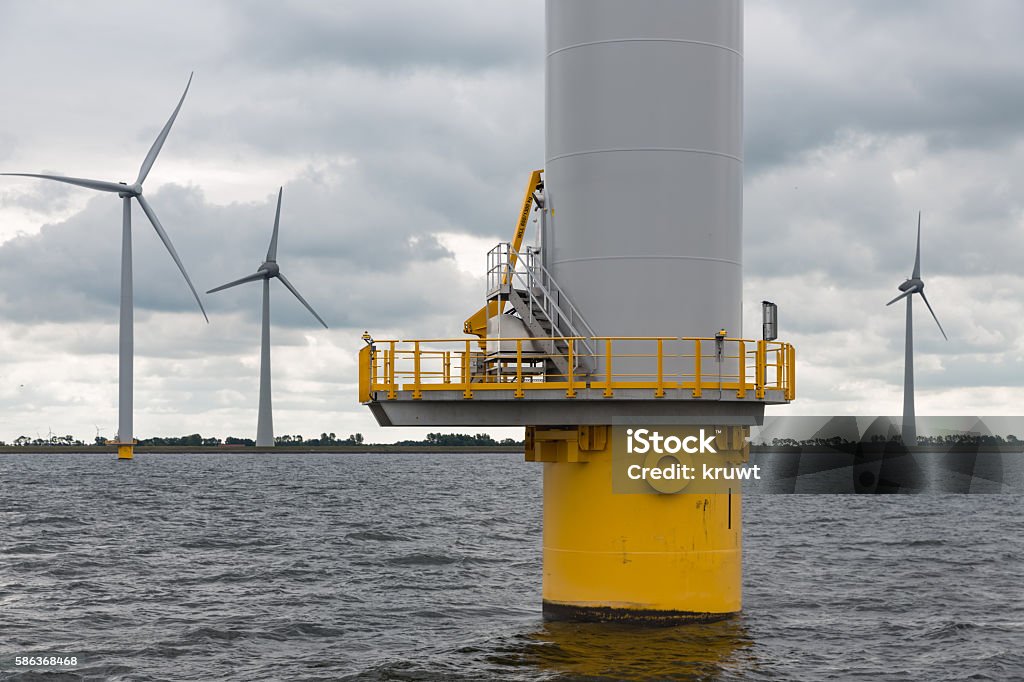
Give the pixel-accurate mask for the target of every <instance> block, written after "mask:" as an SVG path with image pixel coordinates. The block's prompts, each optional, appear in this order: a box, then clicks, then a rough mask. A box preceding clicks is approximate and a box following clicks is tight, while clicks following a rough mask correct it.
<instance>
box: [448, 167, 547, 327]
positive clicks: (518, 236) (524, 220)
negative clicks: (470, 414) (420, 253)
mask: <svg viewBox="0 0 1024 682" xmlns="http://www.w3.org/2000/svg"><path fill="white" fill-rule="evenodd" d="M543 172H544V171H542V170H535V171H533V172H532V173H530V181H529V182H528V183H527V185H526V193H525V195H524V196H523V208H522V210H521V211H520V212H519V219H518V221H517V222H516V231H515V234H514V235H513V236H512V251H511V253H510V254H509V261H510V263H511V264H512V265H515V264H516V261H517V260H518V254H519V249H520V248H521V247H522V245H523V239H524V238H525V237H526V226H527V224H529V222H530V212H531V211H532V210H533V202H534V192H536V191H537V190H538V189H542V188H543V187H544V182H543V180H542V179H541V174H542V173H543ZM504 305H505V304H504V303H503V302H498V301H489V302H488V303H486V304H485V305H484V306H483V307H482V308H480V310H478V311H476V312H475V313H473V314H472V315H471V316H470V317H469V318H468V319H467V320H466V322H465V324H464V325H463V327H462V330H463V331H464V332H465V333H466V334H473V335H474V336H479V337H480V338H481V339H483V338H486V337H487V321H488V320H489V319H491V318H492V317H494V316H495V315H500V314H501V313H502V312H503V310H502V308H503V307H504Z"/></svg>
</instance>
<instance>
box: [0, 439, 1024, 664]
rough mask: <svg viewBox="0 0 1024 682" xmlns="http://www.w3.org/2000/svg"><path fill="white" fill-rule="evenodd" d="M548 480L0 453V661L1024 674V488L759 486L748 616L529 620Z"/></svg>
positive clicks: (753, 501)
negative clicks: (661, 624)
mask: <svg viewBox="0 0 1024 682" xmlns="http://www.w3.org/2000/svg"><path fill="white" fill-rule="evenodd" d="M540 486H541V466H540V465H536V464H527V463H524V462H523V461H522V457H521V456H519V455H469V454H450V455H436V454H431V455H299V454H284V455H248V456H247V455H240V454H224V455H218V454H203V455H169V454H168V455H146V454H143V455H139V456H138V457H137V459H136V460H135V461H134V462H118V461H116V460H114V458H113V456H112V455H0V678H2V679H97V680H99V679H104V680H105V679H124V680H164V679H166V680H218V679H231V680H357V679H359V680H361V679H367V680H462V679H467V680H468V679H474V680H475V679H481V680H491V679H494V680H534V679H558V680H562V679H566V680H568V679H684V680H686V679H699V680H716V679H721V680H777V679H778V680H831V679H837V680H846V679H862V680H906V679H920V680H960V679H978V680H1010V679H1024V653H1022V650H1024V520H1022V517H1021V511H1022V502H1024V498H1022V497H1021V496H1020V495H944V496H867V495H861V496H853V495H750V496H747V498H746V499H745V501H744V505H745V506H744V510H743V515H744V524H745V556H744V562H745V576H744V612H743V615H742V616H740V617H738V618H736V619H733V620H730V621H727V622H723V623H717V624H713V625H694V626H683V627H675V628H664V629H637V628H628V627H623V626H609V625H575V624H564V623H545V622H544V621H543V620H542V619H541V614H540V578H541V575H540V538H541V495H540V492H541V491H540ZM57 654H60V655H67V656H71V655H75V656H77V657H78V659H79V665H78V666H77V667H75V668H73V669H65V670H64V671H63V672H60V673H56V672H53V671H51V672H49V673H48V672H46V671H47V669H45V668H35V669H26V668H20V669H19V668H16V667H15V666H14V665H13V664H14V657H15V656H28V655H57Z"/></svg>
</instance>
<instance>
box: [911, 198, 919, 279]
mask: <svg viewBox="0 0 1024 682" xmlns="http://www.w3.org/2000/svg"><path fill="white" fill-rule="evenodd" d="M920 278H921V212H920V211H918V212H917V255H916V256H915V257H914V274H913V275H912V279H920Z"/></svg>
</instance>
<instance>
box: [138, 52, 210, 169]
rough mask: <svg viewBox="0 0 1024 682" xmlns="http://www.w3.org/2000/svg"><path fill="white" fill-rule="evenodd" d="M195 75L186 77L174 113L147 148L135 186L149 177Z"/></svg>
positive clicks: (191, 74)
mask: <svg viewBox="0 0 1024 682" xmlns="http://www.w3.org/2000/svg"><path fill="white" fill-rule="evenodd" d="M194 74H195V72H194V71H193V72H192V73H190V74H189V75H188V83H186V84H185V92H183V93H181V99H180V100H178V106H176V107H174V112H173V113H172V114H171V117H170V118H169V119H167V123H165V124H164V127H163V130H161V131H160V134H159V135H157V136H156V141H155V142H153V146H152V147H150V148H149V153H148V154H146V160H145V161H143V162H142V168H140V169H139V179H138V180H136V181H135V184H137V185H141V184H142V183H143V182H144V181H145V180H146V176H147V175H149V171H150V169H152V168H153V163H154V162H155V161H156V157H157V156H158V155H159V154H160V150H161V149H162V148H163V146H164V141H166V140H167V134H168V133H170V132H171V126H172V125H174V119H176V118H177V117H178V112H179V111H180V110H181V105H182V104H184V102H185V95H187V94H188V88H189V86H190V85H192V76H193V75H194Z"/></svg>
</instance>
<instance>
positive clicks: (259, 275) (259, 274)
mask: <svg viewBox="0 0 1024 682" xmlns="http://www.w3.org/2000/svg"><path fill="white" fill-rule="evenodd" d="M266 276H267V271H266V270H260V271H259V272H257V273H254V274H252V275H246V276H245V277H242V278H241V279H236V280H235V281H234V282H228V283H227V284H222V285H220V286H219V287H217V288H215V289H210V290H209V291H207V292H206V293H208V294H212V293H214V292H217V291H224V290H225V289H230V288H231V287H237V286H238V285H239V284H245V283H246V282H256V281H258V280H261V279H265V278H266Z"/></svg>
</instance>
